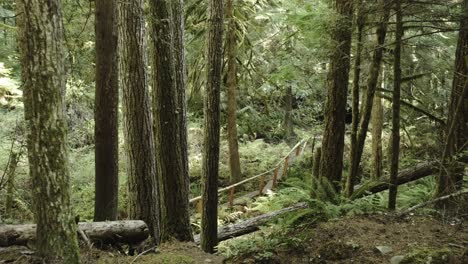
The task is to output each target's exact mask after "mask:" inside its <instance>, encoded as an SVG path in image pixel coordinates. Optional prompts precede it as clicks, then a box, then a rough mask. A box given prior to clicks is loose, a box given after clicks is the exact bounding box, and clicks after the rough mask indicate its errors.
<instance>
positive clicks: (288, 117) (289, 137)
mask: <svg viewBox="0 0 468 264" xmlns="http://www.w3.org/2000/svg"><path fill="white" fill-rule="evenodd" d="M292 103H293V94H292V87H291V85H288V86H287V87H286V94H285V95H284V120H283V127H284V130H285V132H286V135H285V136H286V142H288V144H294V128H293V120H292V110H293V109H292Z"/></svg>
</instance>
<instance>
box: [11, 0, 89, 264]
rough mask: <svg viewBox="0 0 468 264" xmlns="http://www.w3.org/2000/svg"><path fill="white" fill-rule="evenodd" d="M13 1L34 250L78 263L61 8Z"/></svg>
mask: <svg viewBox="0 0 468 264" xmlns="http://www.w3.org/2000/svg"><path fill="white" fill-rule="evenodd" d="M16 4H17V6H16V8H17V13H18V14H19V15H18V18H17V19H18V41H19V45H18V46H19V50H20V60H21V66H22V69H21V70H22V71H21V77H22V82H23V87H24V95H23V96H24V114H25V119H26V122H27V124H28V128H29V131H28V135H27V147H28V159H29V174H30V176H31V179H32V186H33V188H32V195H33V203H34V214H35V221H36V223H37V231H36V238H37V239H36V253H37V254H38V255H39V256H40V257H42V258H44V261H45V262H54V261H57V262H63V263H79V262H80V261H79V252H78V240H77V236H76V224H75V222H74V219H73V216H72V215H73V214H72V208H71V205H70V173H69V170H68V150H67V143H66V142H67V140H66V138H67V129H66V128H67V123H66V120H65V113H64V109H65V105H64V104H65V102H64V100H65V87H66V76H65V61H64V58H65V51H64V47H63V43H64V37H63V32H64V29H63V24H62V11H61V10H62V7H61V4H60V1H56V0H43V1H34V0H18V1H17V2H16Z"/></svg>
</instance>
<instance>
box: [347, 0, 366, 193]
mask: <svg viewBox="0 0 468 264" xmlns="http://www.w3.org/2000/svg"><path fill="white" fill-rule="evenodd" d="M355 8H356V27H357V36H356V59H355V60H354V66H353V90H352V102H353V103H352V111H353V112H352V124H351V139H350V141H351V148H350V152H351V155H350V157H351V159H352V157H353V155H355V151H356V141H357V133H358V125H359V89H360V81H361V60H362V48H363V46H364V45H363V42H362V35H363V31H364V22H365V16H364V12H363V5H362V0H358V2H357V5H356V7H355ZM349 180H351V178H350V177H347V178H346V186H345V192H346V196H348V197H349V196H350V195H351V194H352V192H353V191H352V188H353V186H354V183H351V182H349ZM350 188H351V189H350Z"/></svg>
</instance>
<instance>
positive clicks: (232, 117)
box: [226, 0, 242, 183]
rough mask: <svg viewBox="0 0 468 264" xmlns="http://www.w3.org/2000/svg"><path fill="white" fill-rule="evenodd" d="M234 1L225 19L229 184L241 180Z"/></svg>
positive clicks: (230, 1)
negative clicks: (226, 27)
mask: <svg viewBox="0 0 468 264" xmlns="http://www.w3.org/2000/svg"><path fill="white" fill-rule="evenodd" d="M233 2H234V0H227V2H226V18H227V20H228V31H227V32H226V50H227V89H228V94H227V96H228V109H227V134H228V143H229V168H230V170H231V183H236V182H239V181H240V180H241V175H242V172H241V166H240V159H239V145H238V142H237V115H236V113H237V37H236V33H237V28H236V20H235V18H234V4H233Z"/></svg>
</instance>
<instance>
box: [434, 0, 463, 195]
mask: <svg viewBox="0 0 468 264" xmlns="http://www.w3.org/2000/svg"><path fill="white" fill-rule="evenodd" d="M467 28H468V1H467V0H465V1H463V2H462V19H461V21H460V32H459V35H458V44H457V50H456V54H455V74H454V77H453V82H452V93H451V96H450V104H449V114H448V119H447V131H446V143H445V147H444V151H443V155H442V167H441V169H440V173H439V177H438V178H437V190H436V195H437V196H443V195H446V194H449V193H452V192H454V191H455V190H457V189H459V188H460V187H461V186H462V184H463V169H461V168H457V167H458V166H457V165H456V161H455V157H454V156H455V155H456V154H458V153H462V152H464V151H466V150H467V149H468V133H467V131H468V88H467V86H468V65H467V63H468V62H467V56H468V30H467Z"/></svg>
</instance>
